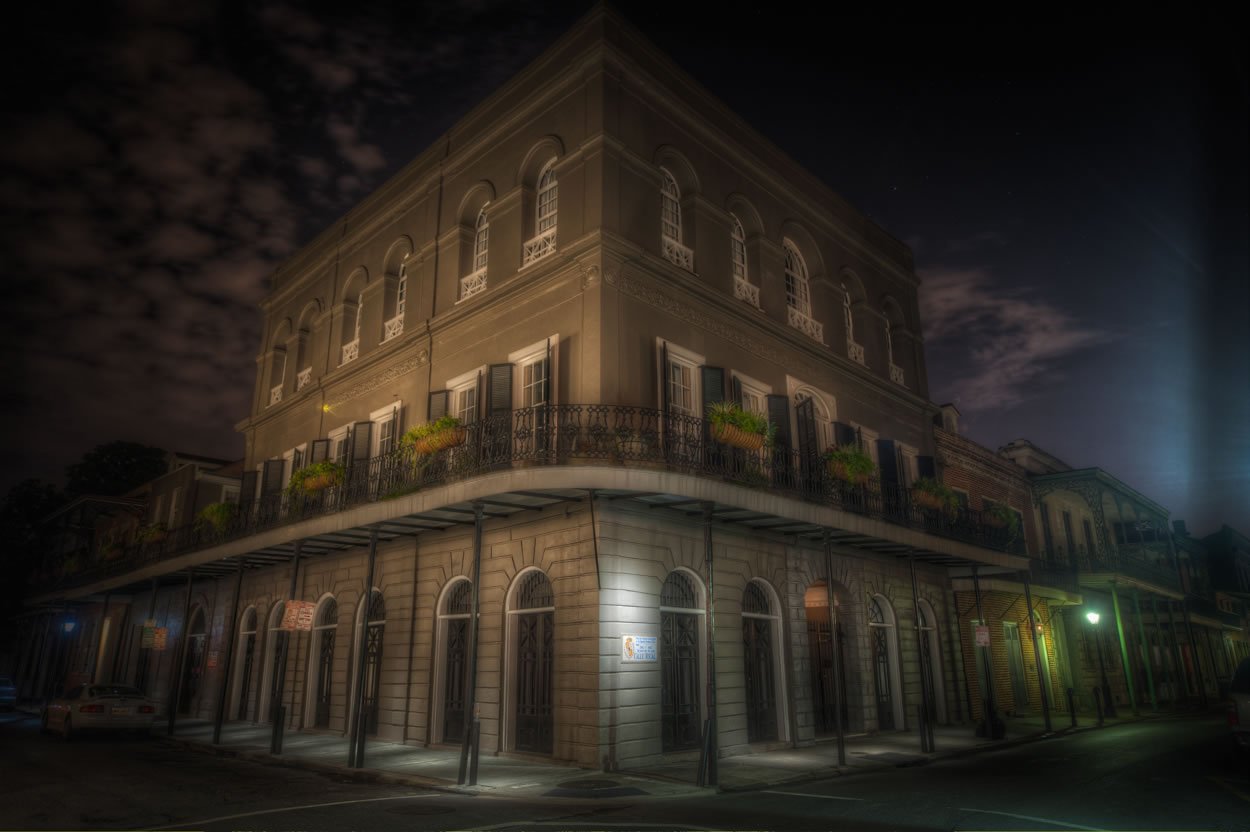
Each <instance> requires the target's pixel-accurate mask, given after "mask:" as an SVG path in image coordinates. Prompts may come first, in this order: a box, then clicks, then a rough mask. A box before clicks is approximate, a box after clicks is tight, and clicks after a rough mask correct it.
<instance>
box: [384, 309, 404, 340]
mask: <svg viewBox="0 0 1250 832" xmlns="http://www.w3.org/2000/svg"><path fill="white" fill-rule="evenodd" d="M403 334H404V318H403V316H402V315H396V316H395V317H393V318H391V319H390V320H389V321H387V322H386V323H384V324H382V340H383V341H384V342H385V341H389V340H391V339H392V338H398V337H399V336H400V335H403Z"/></svg>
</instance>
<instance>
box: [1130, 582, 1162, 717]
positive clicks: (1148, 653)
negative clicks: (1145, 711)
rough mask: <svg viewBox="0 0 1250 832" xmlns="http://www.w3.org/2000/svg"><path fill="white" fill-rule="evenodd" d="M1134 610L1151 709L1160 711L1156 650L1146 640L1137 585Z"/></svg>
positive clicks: (1134, 588) (1134, 594)
mask: <svg viewBox="0 0 1250 832" xmlns="http://www.w3.org/2000/svg"><path fill="white" fill-rule="evenodd" d="M1133 610H1134V611H1135V612H1136V613H1137V637H1138V639H1140V640H1141V651H1142V656H1143V659H1144V661H1145V664H1146V687H1147V688H1148V689H1149V691H1150V709H1151V710H1152V711H1154V712H1155V713H1158V712H1159V697H1158V696H1157V695H1156V694H1155V674H1154V670H1153V669H1152V668H1151V664H1152V663H1153V661H1154V650H1152V649H1151V648H1150V642H1148V641H1146V626H1145V625H1144V624H1143V623H1142V620H1141V598H1140V597H1138V594H1137V587H1136V586H1134V587H1133Z"/></svg>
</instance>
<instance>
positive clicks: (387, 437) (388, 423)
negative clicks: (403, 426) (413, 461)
mask: <svg viewBox="0 0 1250 832" xmlns="http://www.w3.org/2000/svg"><path fill="white" fill-rule="evenodd" d="M402 406H403V405H402V403H400V402H398V401H396V402H395V403H393V404H390V405H388V406H386V407H383V408H380V409H378V410H375V411H373V412H372V413H370V414H369V421H371V422H373V447H372V448H370V449H369V450H370V452H371V455H372V456H382V455H384V454H389V453H390V452H391V451H393V450H395V444H396V441H397V440H398V437H397V436H396V430H397V429H398V427H399V411H400V408H401V407H402Z"/></svg>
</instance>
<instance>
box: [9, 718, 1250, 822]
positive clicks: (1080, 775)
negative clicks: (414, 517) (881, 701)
mask: <svg viewBox="0 0 1250 832" xmlns="http://www.w3.org/2000/svg"><path fill="white" fill-rule="evenodd" d="M0 766H3V769H4V770H5V776H4V777H3V778H0V829H5V830H18V829H29V830H35V829H39V830H71V829H72V830H105V829H108V830H117V829H170V830H173V829H180V830H211V832H226V831H227V830H248V832H260V830H266V832H282V831H289V832H313V830H366V831H368V832H372V830H377V831H378V832H401V830H402V832H414V830H483V831H484V830H499V831H500V832H510V831H511V830H522V829H535V830H557V829H571V830H617V829H639V830H653V829H654V830H664V829H692V830H717V829H726V830H728V829H734V830H763V829H777V830H783V829H784V830H808V829H812V830H815V829H837V830H885V829H894V830H956V829H959V830H965V829H966V830H995V829H997V830H1071V829H1077V830H1088V829H1106V830H1208V829H1211V830H1250V761H1247V760H1246V759H1245V758H1244V757H1241V756H1239V755H1238V754H1236V753H1235V752H1234V751H1233V750H1232V748H1231V746H1230V744H1229V741H1228V736H1227V729H1226V727H1225V726H1224V724H1223V721H1222V719H1220V718H1219V717H1218V716H1207V717H1186V718H1176V719H1167V720H1157V721H1151V722H1145V723H1137V724H1130V725H1120V726H1116V727H1114V728H1107V729H1103V730H1100V731H1090V732H1084V733H1080V734H1075V735H1071V736H1065V737H1054V738H1049V739H1044V740H1040V741H1037V742H1031V743H1026V744H1023V745H1018V746H1015V747H1012V748H1006V749H1002V750H996V751H987V752H982V753H979V754H975V755H970V756H967V757H963V758H959V759H952V760H944V761H937V762H933V763H930V764H928V765H923V766H910V767H901V768H892V769H885V770H880V771H874V772H868V773H863V774H856V775H854V776H846V777H836V776H835V777H832V778H826V779H823V780H819V781H813V782H807V783H802V784H791V785H788V786H777V787H772V788H769V789H766V790H762V791H750V792H740V793H728V794H714V793H710V792H709V793H705V794H699V795H697V796H692V797H675V798H658V797H654V796H651V795H635V796H630V797H623V798H601V799H582V800H578V799H567V798H550V797H543V798H524V799H518V798H514V797H509V796H507V795H490V796H482V795H479V796H467V795H459V794H453V793H448V792H443V791H436V790H432V789H424V788H413V787H410V786H395V785H379V784H371V783H360V782H356V781H353V780H349V779H346V778H345V777H343V776H341V775H331V774H323V773H317V772H310V771H302V770H298V769H292V768H287V767H285V766H279V765H266V764H262V763H258V762H253V761H247V760H239V759H233V758H226V757H217V756H214V755H211V754H205V753H199V752H195V751H190V750H186V749H182V748H178V747H175V746H173V745H169V744H166V743H165V742H163V741H162V740H160V739H159V738H157V737H151V738H120V739H119V738H108V737H98V738H92V737H87V738H81V739H77V740H74V741H72V742H69V743H66V742H62V741H60V740H59V739H56V738H53V737H46V736H42V735H40V734H39V732H38V724H37V721H36V720H35V719H34V718H32V717H26V716H25V715H22V714H0Z"/></svg>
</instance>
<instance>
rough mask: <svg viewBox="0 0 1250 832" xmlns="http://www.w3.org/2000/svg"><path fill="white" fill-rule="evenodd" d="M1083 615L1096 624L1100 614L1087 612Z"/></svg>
mask: <svg viewBox="0 0 1250 832" xmlns="http://www.w3.org/2000/svg"><path fill="white" fill-rule="evenodd" d="M1085 617H1086V618H1088V619H1089V623H1090V624H1097V623H1098V619H1099V617H1100V616H1099V615H1098V613H1096V612H1087V613H1085Z"/></svg>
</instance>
